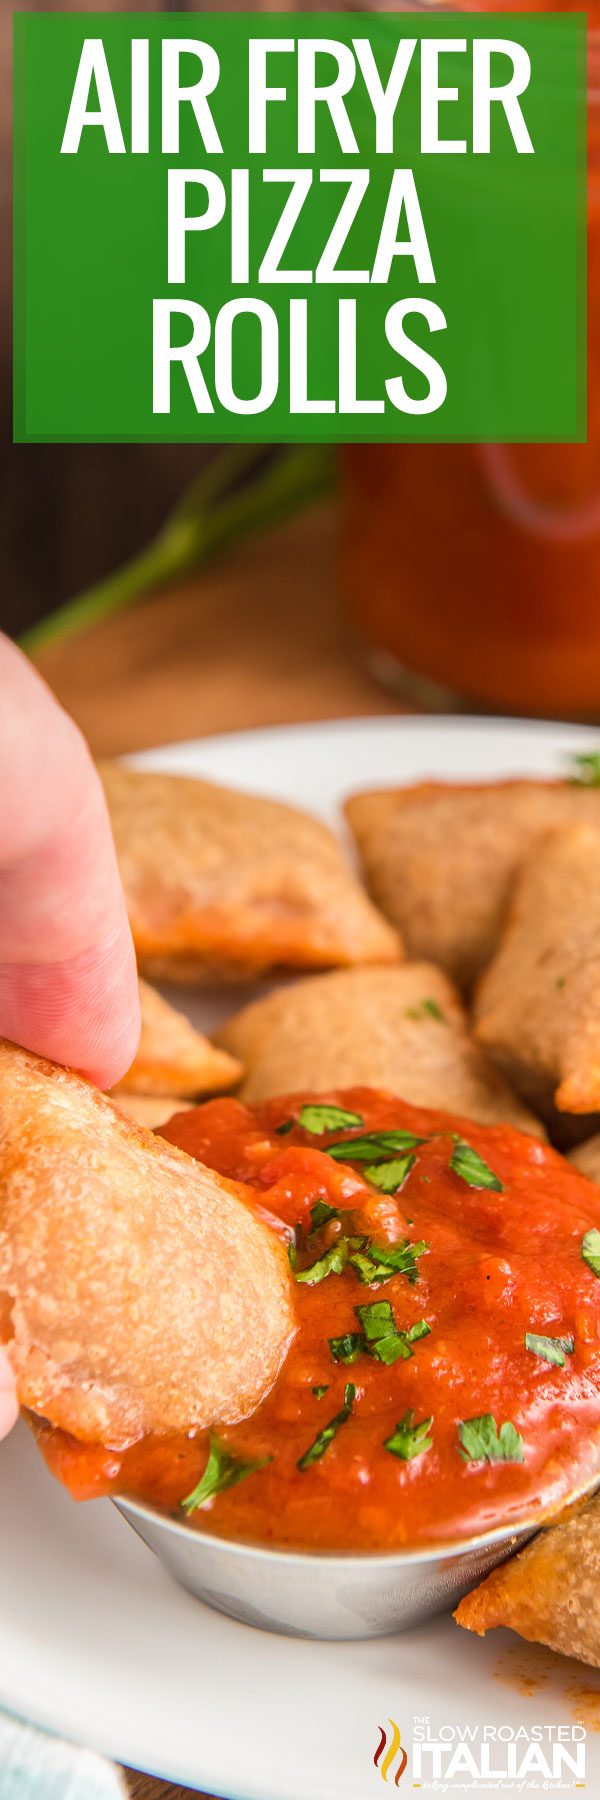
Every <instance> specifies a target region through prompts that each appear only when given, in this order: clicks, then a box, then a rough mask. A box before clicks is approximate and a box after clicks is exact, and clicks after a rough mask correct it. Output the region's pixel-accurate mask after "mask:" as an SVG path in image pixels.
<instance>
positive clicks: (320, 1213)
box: [310, 1200, 338, 1231]
mask: <svg viewBox="0 0 600 1800" xmlns="http://www.w3.org/2000/svg"><path fill="white" fill-rule="evenodd" d="M337 1217H338V1214H337V1212H336V1209H335V1206H328V1205H327V1201H326V1200H316V1201H315V1204H314V1206H311V1209H310V1222H311V1225H312V1228H313V1231H319V1230H320V1227H321V1225H328V1224H329V1220H330V1219H337Z"/></svg>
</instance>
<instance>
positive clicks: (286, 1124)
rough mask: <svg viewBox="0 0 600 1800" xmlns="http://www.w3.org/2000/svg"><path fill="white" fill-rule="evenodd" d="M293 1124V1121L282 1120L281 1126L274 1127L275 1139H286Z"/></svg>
mask: <svg viewBox="0 0 600 1800" xmlns="http://www.w3.org/2000/svg"><path fill="white" fill-rule="evenodd" d="M295 1123H296V1121H295V1119H284V1121H283V1125H276V1126H275V1135H276V1137H287V1134H288V1131H293V1129H294V1125H295Z"/></svg>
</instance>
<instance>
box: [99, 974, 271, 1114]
mask: <svg viewBox="0 0 600 1800" xmlns="http://www.w3.org/2000/svg"><path fill="white" fill-rule="evenodd" d="M140 1010H141V1015H142V1030H141V1036H140V1041H139V1045H138V1049H137V1053H136V1056H135V1059H134V1061H133V1062H132V1065H131V1068H130V1069H128V1071H127V1074H126V1075H124V1076H123V1080H122V1081H120V1082H119V1085H118V1087H116V1088H114V1089H113V1092H114V1094H115V1096H116V1097H119V1096H120V1095H121V1094H122V1093H128V1094H160V1095H161V1096H162V1095H164V1094H174V1095H176V1096H178V1095H187V1096H189V1095H194V1096H195V1095H196V1094H216V1093H220V1092H223V1090H224V1089H225V1088H230V1087H234V1085H235V1083H236V1081H239V1079H240V1075H241V1073H242V1070H241V1065H240V1063H239V1062H236V1060H235V1058H234V1057H232V1056H228V1055H227V1054H226V1052H225V1051H224V1050H217V1048H216V1046H215V1045H214V1044H211V1043H210V1041H209V1039H208V1038H206V1037H203V1035H202V1032H201V1031H196V1029H195V1026H193V1025H192V1024H191V1023H190V1020H189V1019H186V1017H185V1014H184V1013H180V1012H178V1011H177V1009H176V1007H174V1006H170V1005H169V1002H168V1000H163V998H162V994H157V992H156V988H153V987H150V986H149V983H148V982H147V981H140ZM132 1116H135V1115H132Z"/></svg>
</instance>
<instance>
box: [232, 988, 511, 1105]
mask: <svg viewBox="0 0 600 1800" xmlns="http://www.w3.org/2000/svg"><path fill="white" fill-rule="evenodd" d="M217 1036H218V1039H219V1042H220V1043H222V1044H224V1045H225V1047H226V1048H227V1049H228V1050H231V1051H232V1053H233V1055H235V1056H239V1057H240V1059H241V1061H242V1062H243V1063H244V1064H245V1067H246V1078H245V1081H244V1084H243V1086H242V1089H241V1098H242V1099H243V1100H247V1101H256V1100H266V1099H268V1098H270V1097H271V1096H274V1095H277V1094H286V1093H298V1092H300V1091H302V1090H304V1089H310V1090H311V1092H312V1091H314V1092H324V1091H326V1090H327V1089H329V1088H338V1087H340V1088H347V1087H360V1086H363V1085H364V1086H368V1087H372V1088H384V1089H387V1090H388V1091H389V1092H390V1093H392V1094H398V1095H400V1096H401V1098H402V1099H404V1100H409V1101H410V1102H411V1103H412V1105H413V1106H435V1107H441V1108H442V1109H443V1110H444V1111H445V1112H454V1113H460V1114H462V1116H463V1118H472V1119H478V1120H479V1121H480V1122H481V1123H483V1124H494V1125H495V1124H498V1123H500V1122H504V1121H506V1123H508V1124H511V1125H517V1126H519V1127H520V1128H521V1130H522V1131H530V1132H535V1133H536V1134H538V1135H540V1134H541V1127H540V1126H539V1124H538V1122H537V1120H536V1119H534V1118H533V1116H532V1114H531V1113H530V1112H528V1111H527V1109H526V1108H525V1107H524V1106H523V1105H522V1104H521V1102H520V1101H519V1100H517V1099H515V1096H514V1094H511V1093H510V1091H509V1089H508V1088H507V1086H506V1084H505V1082H504V1081H503V1080H502V1077H501V1076H499V1074H498V1072H497V1070H496V1069H495V1068H494V1067H493V1065H492V1064H491V1063H489V1062H488V1059H487V1057H486V1056H485V1055H484V1054H483V1052H482V1050H481V1049H480V1047H479V1046H478V1045H477V1044H475V1043H474V1041H473V1039H472V1037H471V1035H470V1032H469V1028H468V1025H467V1020H466V1017H465V1013H464V1011H463V1008H462V1006H461V1003H460V1000H459V998H458V995H457V993H456V989H455V988H454V987H453V986H452V983H451V982H450V981H449V980H448V978H447V976H446V975H444V974H442V971H441V969H436V968H434V967H433V966H432V964H431V963H399V964H398V965H397V967H395V968H385V969H377V968H371V969H368V968H364V969H338V970H335V971H334V972H333V973H332V974H329V975H314V976H312V977H310V978H309V979H308V980H304V981H299V982H296V983H295V984H294V985H293V986H289V987H285V988H279V989H278V990H277V991H276V992H274V993H272V994H269V995H268V996H267V998H266V999H263V1000H256V1001H254V1003H253V1004H252V1005H251V1006H247V1007H245V1008H244V1010H243V1012H240V1013H237V1014H236V1015H235V1017H234V1018H232V1019H229V1020H228V1021H227V1023H226V1024H225V1025H224V1026H222V1027H221V1028H220V1030H219V1032H218V1033H217Z"/></svg>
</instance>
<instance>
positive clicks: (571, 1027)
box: [475, 825, 600, 1113]
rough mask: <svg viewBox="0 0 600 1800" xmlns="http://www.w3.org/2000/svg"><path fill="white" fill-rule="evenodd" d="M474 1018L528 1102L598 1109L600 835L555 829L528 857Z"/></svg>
mask: <svg viewBox="0 0 600 1800" xmlns="http://www.w3.org/2000/svg"><path fill="white" fill-rule="evenodd" d="M475 1019H476V1034H477V1037H478V1039H479V1042H480V1043H482V1044H483V1045H484V1046H486V1048H488V1049H489V1050H490V1051H491V1052H492V1053H493V1056H494V1059H495V1061H497V1063H498V1064H499V1066H500V1067H501V1068H502V1069H503V1071H504V1073H505V1074H506V1076H507V1078H508V1079H509V1080H512V1081H514V1083H515V1085H516V1087H517V1088H518V1089H519V1091H520V1092H521V1093H523V1094H525V1095H526V1097H527V1099H528V1100H529V1101H530V1104H531V1105H533V1106H536V1107H539V1108H540V1110H542V1111H543V1112H545V1113H547V1112H548V1110H549V1108H550V1107H551V1105H552V1103H554V1104H555V1106H556V1107H557V1108H558V1110H559V1112H573V1113H593V1112H594V1110H595V1109H596V1108H598V1107H599V1106H600V832H596V831H594V830H592V828H591V827H590V826H588V825H572V826H569V827H567V828H566V829H565V830H563V831H556V832H551V833H550V835H549V836H548V837H547V838H546V839H545V840H544V841H543V842H542V843H541V844H540V845H539V846H538V848H537V849H536V850H535V852H533V853H532V854H531V856H530V857H529V858H528V859H527V862H526V863H525V864H524V866H523V869H522V871H521V873H520V875H519V877H518V879H517V883H516V886H515V889H514V893H513V898H512V902H511V906H510V909H509V913H508V916H507V920H506V925H505V930H504V933H503V935H502V938H501V942H500V946H499V949H498V951H497V954H496V956H495V957H494V960H493V962H492V963H490V967H489V969H487V970H486V973H485V975H484V976H483V977H482V980H481V982H480V984H479V988H478V991H477V995H476V1003H475Z"/></svg>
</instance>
